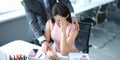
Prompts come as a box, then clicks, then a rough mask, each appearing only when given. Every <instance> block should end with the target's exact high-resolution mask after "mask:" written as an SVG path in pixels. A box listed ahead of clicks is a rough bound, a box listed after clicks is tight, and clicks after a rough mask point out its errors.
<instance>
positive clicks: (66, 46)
mask: <svg viewBox="0 0 120 60" xmlns="http://www.w3.org/2000/svg"><path fill="white" fill-rule="evenodd" d="M74 27H75V25H74ZM77 34H78V29H76V28H73V29H72V30H71V31H70V35H69V37H68V38H66V32H62V35H61V42H60V51H61V54H62V55H66V54H68V53H69V52H70V50H71V47H72V45H73V44H74V41H75V38H76V36H77Z"/></svg>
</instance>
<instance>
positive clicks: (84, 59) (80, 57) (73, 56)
mask: <svg viewBox="0 0 120 60" xmlns="http://www.w3.org/2000/svg"><path fill="white" fill-rule="evenodd" d="M69 60H90V58H89V55H88V54H86V53H73V52H70V53H69Z"/></svg>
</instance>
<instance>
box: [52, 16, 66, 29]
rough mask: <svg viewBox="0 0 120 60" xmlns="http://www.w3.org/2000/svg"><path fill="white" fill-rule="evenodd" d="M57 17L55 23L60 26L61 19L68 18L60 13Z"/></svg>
mask: <svg viewBox="0 0 120 60" xmlns="http://www.w3.org/2000/svg"><path fill="white" fill-rule="evenodd" d="M53 18H54V19H55V23H56V24H57V25H58V26H59V27H60V20H66V17H62V16H60V15H55V16H54V17H53Z"/></svg>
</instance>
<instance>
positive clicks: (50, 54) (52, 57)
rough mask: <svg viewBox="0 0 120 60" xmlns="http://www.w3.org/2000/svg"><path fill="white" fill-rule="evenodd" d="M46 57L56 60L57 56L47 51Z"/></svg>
mask: <svg viewBox="0 0 120 60" xmlns="http://www.w3.org/2000/svg"><path fill="white" fill-rule="evenodd" d="M47 56H48V57H50V58H51V59H52V60H58V56H57V54H56V52H54V51H51V50H48V51H47Z"/></svg>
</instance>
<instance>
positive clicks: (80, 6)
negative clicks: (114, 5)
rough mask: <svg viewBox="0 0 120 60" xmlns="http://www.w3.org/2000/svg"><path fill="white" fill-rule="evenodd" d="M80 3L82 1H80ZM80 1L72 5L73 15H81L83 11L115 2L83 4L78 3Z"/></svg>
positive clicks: (93, 0)
mask: <svg viewBox="0 0 120 60" xmlns="http://www.w3.org/2000/svg"><path fill="white" fill-rule="evenodd" d="M78 1H79V0H78ZM80 1H82V0H80ZM80 1H79V2H76V3H72V6H73V9H74V12H75V14H78V13H82V12H84V11H87V10H90V9H92V8H95V7H97V6H101V5H104V4H107V3H110V2H113V1H115V0H91V1H90V2H88V3H87V2H85V4H83V2H81V3H80Z"/></svg>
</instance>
